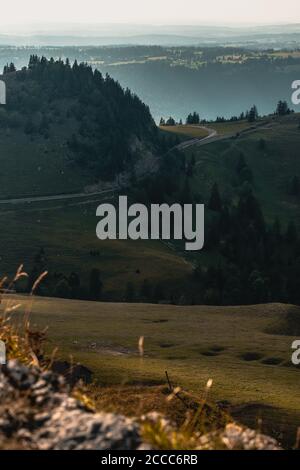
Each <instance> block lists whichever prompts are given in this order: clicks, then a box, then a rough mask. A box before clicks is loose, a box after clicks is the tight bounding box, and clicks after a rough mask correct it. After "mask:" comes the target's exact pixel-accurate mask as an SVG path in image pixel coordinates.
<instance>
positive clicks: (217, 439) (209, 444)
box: [199, 423, 281, 450]
mask: <svg viewBox="0 0 300 470" xmlns="http://www.w3.org/2000/svg"><path fill="white" fill-rule="evenodd" d="M216 444H217V445H218V447H219V448H220V447H221V448H224V449H226V450H281V448H280V446H279V444H278V442H277V441H276V440H275V439H273V438H272V437H269V436H266V435H265V434H261V433H259V432H257V431H254V430H253V429H249V428H244V427H242V426H239V425H238V424H236V423H230V424H227V426H226V427H225V429H224V430H223V431H219V432H215V433H209V434H205V435H204V436H202V437H200V447H199V449H203V450H204V449H214V448H215V446H216Z"/></svg>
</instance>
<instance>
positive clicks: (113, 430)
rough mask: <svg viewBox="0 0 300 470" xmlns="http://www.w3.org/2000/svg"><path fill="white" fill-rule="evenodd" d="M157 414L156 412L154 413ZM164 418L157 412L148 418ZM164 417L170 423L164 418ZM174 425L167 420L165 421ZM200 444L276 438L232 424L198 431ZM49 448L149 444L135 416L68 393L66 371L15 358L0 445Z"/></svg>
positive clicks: (267, 444) (1, 374)
mask: <svg viewBox="0 0 300 470" xmlns="http://www.w3.org/2000/svg"><path fill="white" fill-rule="evenodd" d="M155 416H156V417H155ZM153 419H154V420H160V419H162V418H160V417H159V415H158V414H154V415H153V413H152V416H150V415H147V416H146V417H145V418H144V420H146V421H148V422H152V421H153ZM164 422H166V423H168V422H167V421H166V420H164ZM165 429H166V431H167V429H169V430H170V432H173V431H172V426H171V424H170V423H168V426H166V427H165ZM198 442H199V445H198V446H197V448H198V449H199V450H202V449H214V448H219V449H220V448H222V449H229V450H236V449H242V450H244V449H245V450H246V449H247V450H248V449H249V450H260V449H268V450H276V449H280V446H279V445H278V443H277V442H276V441H275V440H274V439H272V438H270V437H268V436H265V435H263V434H260V433H257V432H256V431H254V430H251V429H248V428H244V427H242V426H238V425H237V424H235V423H232V424H228V425H227V426H226V427H225V429H222V430H219V431H216V432H213V433H209V434H206V435H203V436H200V437H199V441H198ZM2 447H4V448H10V449H12V448H15V449H18V448H25V449H45V450H46V449H47V450H56V449H57V450H58V449H59V450H72V449H78V450H84V449H93V450H108V449H109V450H134V449H149V448H150V446H149V445H148V444H147V443H143V442H142V439H141V437H140V429H139V425H138V424H137V422H135V421H134V420H132V419H129V418H125V417H124V416H120V415H116V414H112V413H93V412H91V411H89V410H88V409H87V408H86V407H85V406H84V405H83V404H81V403H80V402H78V401H77V400H75V399H74V398H72V397H71V396H70V393H69V386H68V385H67V383H66V381H65V379H64V377H63V376H61V375H58V374H56V373H54V372H53V371H45V372H43V371H41V370H39V369H38V368H35V367H30V368H29V367H27V366H25V365H22V364H20V363H18V362H17V361H9V362H8V364H7V365H3V366H0V448H2Z"/></svg>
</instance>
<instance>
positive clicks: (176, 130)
mask: <svg viewBox="0 0 300 470" xmlns="http://www.w3.org/2000/svg"><path fill="white" fill-rule="evenodd" d="M160 129H161V130H163V131H165V132H171V133H173V134H177V135H179V136H184V137H191V138H198V139H202V138H203V137H206V136H207V135H208V132H207V131H206V130H205V129H203V128H202V127H197V126H160Z"/></svg>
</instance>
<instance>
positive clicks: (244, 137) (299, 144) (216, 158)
mask: <svg viewBox="0 0 300 470" xmlns="http://www.w3.org/2000/svg"><path fill="white" fill-rule="evenodd" d="M298 123H299V115H295V116H291V117H288V118H283V119H282V120H280V121H278V120H277V121H276V122H275V123H274V124H273V126H272V127H269V128H268V127H262V128H259V129H258V130H257V131H256V132H253V133H248V134H247V133H245V134H241V135H240V137H238V138H236V139H228V140H222V141H219V142H215V143H211V144H209V145H206V146H203V147H198V148H197V147H191V148H190V149H188V150H186V152H187V153H188V154H189V153H191V152H192V153H194V154H195V156H196V158H197V172H196V176H195V177H194V179H193V186H194V189H195V190H196V191H197V192H198V193H201V194H202V195H204V196H207V197H208V195H209V192H210V188H211V186H212V184H213V183H214V182H215V181H216V182H218V184H219V187H220V189H221V192H222V193H223V195H224V196H225V197H229V198H231V197H233V196H234V194H235V193H236V189H235V187H234V184H235V180H236V178H237V175H236V171H235V168H236V164H237V161H238V158H239V155H240V153H243V155H244V157H245V160H246V162H247V164H248V165H249V167H250V168H251V170H252V172H253V176H254V185H253V188H254V193H255V195H256V196H257V197H258V199H259V201H260V202H261V204H262V207H263V210H264V214H265V216H266V218H267V221H269V222H273V220H274V218H275V217H276V216H277V217H279V219H280V220H281V221H282V222H283V223H286V222H288V221H289V220H291V219H293V220H294V221H295V222H296V223H297V221H298V223H299V220H300V217H299V216H300V207H299V203H297V201H296V199H295V198H293V197H291V196H289V195H288V184H289V181H290V180H291V178H292V177H293V176H294V175H300V159H299V148H300V130H299V129H298ZM261 139H264V140H265V142H266V146H265V149H261V148H260V145H259V141H260V140H261Z"/></svg>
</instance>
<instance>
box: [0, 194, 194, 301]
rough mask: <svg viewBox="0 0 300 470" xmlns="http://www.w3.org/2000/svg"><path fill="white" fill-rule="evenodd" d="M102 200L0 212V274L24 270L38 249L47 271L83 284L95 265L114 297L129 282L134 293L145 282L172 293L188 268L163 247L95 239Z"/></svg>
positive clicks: (147, 242)
mask: <svg viewBox="0 0 300 470" xmlns="http://www.w3.org/2000/svg"><path fill="white" fill-rule="evenodd" d="M101 201H102V202H103V199H102V200H101V199H100V198H95V197H94V198H93V202H89V203H86V202H84V203H83V201H78V200H76V201H75V202H74V201H73V202H70V201H69V202H61V201H56V202H51V203H50V202H48V203H47V204H45V203H32V204H25V205H24V206H23V205H21V206H18V208H17V209H14V210H11V206H9V207H8V208H5V209H2V213H1V212H0V214H2V216H1V217H0V240H1V247H2V250H1V252H0V256H1V272H3V273H6V274H10V275H12V274H13V273H14V272H15V269H16V267H17V265H18V264H20V263H21V262H23V263H24V264H25V268H26V269H29V266H31V262H32V259H33V256H34V255H35V254H36V252H37V250H38V249H39V247H44V248H45V251H46V256H47V258H48V262H47V268H48V270H49V272H50V273H52V274H53V273H54V272H55V271H56V272H59V273H63V274H65V275H69V274H70V273H71V272H72V271H75V272H77V273H78V274H79V276H80V278H81V281H82V283H83V284H84V283H86V282H87V280H88V278H89V272H90V270H91V269H92V268H94V267H97V268H99V269H100V271H101V277H102V280H103V282H104V291H105V292H110V293H111V294H112V295H114V294H115V293H117V294H118V296H119V298H120V296H122V295H124V293H125V289H126V283H127V282H128V281H132V282H133V283H134V284H135V287H136V289H139V286H140V285H141V284H142V282H143V280H144V279H148V280H149V281H151V282H152V283H153V284H155V283H156V282H158V281H160V282H164V283H166V284H169V283H172V288H173V289H177V288H178V287H179V286H180V284H181V282H182V279H184V278H187V275H188V274H189V273H191V271H192V267H191V265H189V264H188V263H187V262H185V261H184V260H183V259H182V258H181V257H180V256H179V255H177V254H176V253H175V252H174V251H172V250H170V248H168V247H167V246H166V245H165V244H163V243H161V242H160V241H151V240H149V241H142V240H138V241H131V240H113V241H111V240H107V241H99V240H98V239H97V237H96V224H97V222H98V218H97V217H96V215H95V214H96V208H97V206H98V204H100V202H101ZM71 204H74V205H71ZM0 209H1V208H0ZM42 209H44V210H42ZM20 227H22V230H20ZM4 247H5V249H4ZM93 250H95V251H98V252H99V256H97V257H93V256H91V255H90V251H93ZM137 271H139V272H137ZM184 282H186V280H185V281H184Z"/></svg>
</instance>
